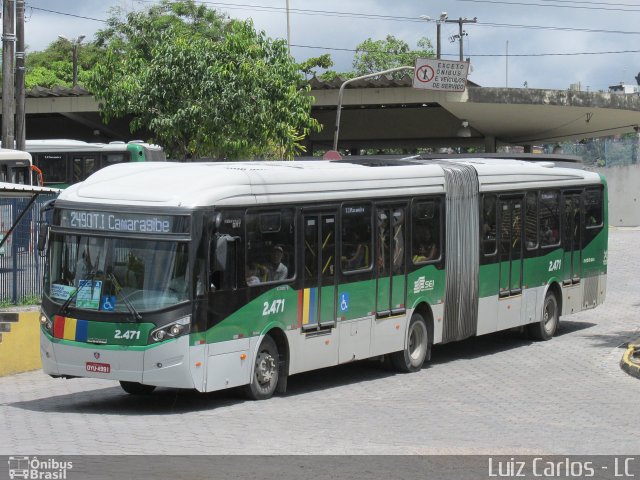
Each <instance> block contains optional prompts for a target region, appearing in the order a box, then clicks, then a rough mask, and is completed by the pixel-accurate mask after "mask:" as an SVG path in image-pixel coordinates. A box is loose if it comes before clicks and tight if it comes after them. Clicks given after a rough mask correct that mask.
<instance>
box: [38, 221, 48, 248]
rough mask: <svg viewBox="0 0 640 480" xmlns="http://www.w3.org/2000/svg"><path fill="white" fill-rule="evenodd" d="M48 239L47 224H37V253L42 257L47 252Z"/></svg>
mask: <svg viewBox="0 0 640 480" xmlns="http://www.w3.org/2000/svg"><path fill="white" fill-rule="evenodd" d="M48 239H49V224H48V223H46V222H42V221H40V222H38V253H39V254H40V256H44V255H45V253H46V250H47V240H48Z"/></svg>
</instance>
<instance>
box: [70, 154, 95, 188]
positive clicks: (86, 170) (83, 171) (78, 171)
mask: <svg viewBox="0 0 640 480" xmlns="http://www.w3.org/2000/svg"><path fill="white" fill-rule="evenodd" d="M96 171H98V161H97V159H96V157H95V156H93V155H91V156H74V157H73V179H72V182H73V183H76V182H81V181H83V180H85V179H86V178H87V177H88V176H89V175H91V174H92V173H94V172H96Z"/></svg>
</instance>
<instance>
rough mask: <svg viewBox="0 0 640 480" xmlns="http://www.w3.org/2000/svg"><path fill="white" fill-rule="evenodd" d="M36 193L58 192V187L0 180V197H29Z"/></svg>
mask: <svg viewBox="0 0 640 480" xmlns="http://www.w3.org/2000/svg"><path fill="white" fill-rule="evenodd" d="M36 193H37V194H40V193H60V189H59V188H49V187H38V186H36V185H22V184H20V183H6V182H0V198H7V197H11V198H15V197H30V196H31V195H33V194H36Z"/></svg>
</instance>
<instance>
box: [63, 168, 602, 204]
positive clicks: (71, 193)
mask: <svg viewBox="0 0 640 480" xmlns="http://www.w3.org/2000/svg"><path fill="white" fill-rule="evenodd" d="M458 163H459V164H464V165H473V166H474V168H475V169H476V171H477V172H478V177H479V180H480V188H481V190H484V191H491V190H511V189H512V190H520V189H524V188H541V187H546V188H549V187H553V186H563V185H575V186H579V185H585V184H593V183H599V182H600V176H599V175H598V174H596V173H592V172H587V171H584V170H577V169H568V168H557V167H554V166H553V164H550V163H543V164H534V163H529V162H523V161H518V160H503V159H500V160H496V159H457V160H451V161H446V162H445V161H442V160H437V161H416V162H413V163H412V162H410V161H409V162H404V163H402V164H401V165H397V166H385V167H371V166H365V165H360V164H354V163H349V162H348V161H347V162H344V161H341V162H328V161H290V162H286V161H277V162H271V161H262V162H227V163H177V162H162V163H160V162H143V163H124V164H118V165H113V166H110V167H107V168H104V169H102V170H99V171H98V172H96V173H94V174H93V175H91V176H90V177H89V178H88V179H87V180H85V181H84V182H82V183H78V184H76V185H73V186H71V187H69V188H68V189H67V190H65V191H64V192H63V193H62V194H61V195H60V200H61V201H73V202H82V203H105V204H112V205H140V206H158V207H182V208H197V207H204V206H211V205H256V204H260V205H262V204H268V203H299V202H305V201H323V200H325V201H332V200H340V199H343V200H348V199H362V198H366V199H373V198H379V197H398V196H402V195H423V194H429V193H443V192H444V191H445V181H444V170H443V166H446V165H455V164H458Z"/></svg>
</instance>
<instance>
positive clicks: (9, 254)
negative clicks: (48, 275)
mask: <svg viewBox="0 0 640 480" xmlns="http://www.w3.org/2000/svg"><path fill="white" fill-rule="evenodd" d="M52 198H55V195H40V196H39V197H38V199H37V200H36V201H35V202H34V203H33V205H32V207H31V208H30V209H29V211H28V212H27V214H26V215H24V216H23V217H22V219H20V222H19V223H18V224H17V226H16V228H15V229H14V230H13V232H11V235H9V238H8V239H7V241H6V242H5V243H4V244H3V245H2V247H0V305H3V304H14V305H16V304H22V303H31V304H32V303H39V302H40V296H41V295H42V278H43V273H44V258H42V257H40V255H38V249H37V238H38V224H39V223H38V222H39V220H40V218H41V217H40V212H41V210H42V207H43V204H44V203H45V202H47V201H48V200H51V199H52ZM29 200H30V199H29V198H0V238H4V237H5V235H7V232H8V230H9V229H10V228H11V226H12V225H13V224H14V222H15V221H16V220H17V218H18V217H19V215H20V213H21V212H22V211H23V210H24V209H25V208H26V207H27V206H28V204H29Z"/></svg>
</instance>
